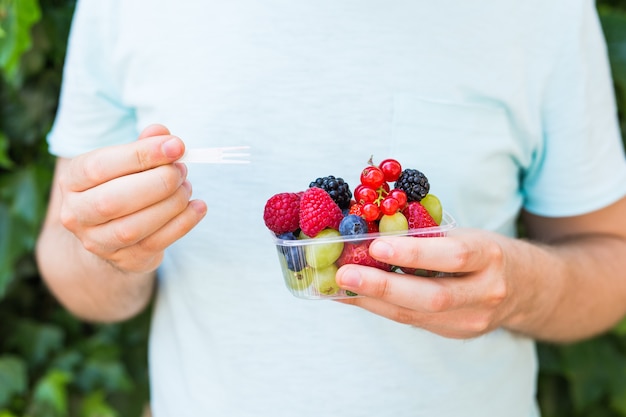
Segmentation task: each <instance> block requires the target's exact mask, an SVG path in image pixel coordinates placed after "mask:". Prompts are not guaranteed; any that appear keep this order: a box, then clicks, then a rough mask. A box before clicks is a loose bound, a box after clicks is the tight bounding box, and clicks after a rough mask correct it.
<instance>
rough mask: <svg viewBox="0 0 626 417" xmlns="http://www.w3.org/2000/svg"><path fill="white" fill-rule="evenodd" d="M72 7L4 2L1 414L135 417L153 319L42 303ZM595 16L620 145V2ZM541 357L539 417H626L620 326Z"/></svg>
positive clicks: (144, 399)
mask: <svg viewBox="0 0 626 417" xmlns="http://www.w3.org/2000/svg"><path fill="white" fill-rule="evenodd" d="M74 6H75V0H0V417H13V416H15V417H18V416H29V417H62V416H80V417H112V416H120V417H139V416H141V415H142V413H143V410H144V406H145V404H147V403H148V399H149V393H148V376H147V360H146V343H147V336H148V327H149V312H145V313H144V314H142V315H140V316H139V317H137V318H135V319H133V320H131V321H128V322H125V323H121V324H115V325H92V324H86V323H83V322H80V321H78V320H76V319H75V318H73V317H72V316H70V315H69V314H67V313H66V312H65V311H64V310H63V309H62V308H61V307H60V306H59V305H58V304H57V303H56V301H55V300H54V299H53V298H52V297H51V296H50V295H49V293H48V292H47V290H46V288H45V287H44V285H43V284H42V282H41V280H40V278H39V275H38V271H37V267H36V265H35V262H34V258H33V248H34V244H35V240H36V236H37V232H38V230H39V228H40V226H41V222H42V219H43V215H44V212H45V206H46V201H47V195H48V192H49V186H50V181H51V177H52V169H53V166H54V163H53V158H52V157H51V156H50V155H48V153H47V147H46V143H45V135H46V133H47V132H48V130H49V129H50V126H51V123H52V120H53V117H54V114H55V110H56V105H57V99H58V94H59V87H60V83H61V72H62V67H63V59H64V56H65V47H66V40H67V35H68V29H69V24H70V21H71V17H72V12H73V9H74ZM597 7H598V10H599V12H600V16H601V19H602V25H603V28H604V33H605V36H606V38H607V44H608V48H609V53H610V58H611V65H612V70H613V75H614V80H615V92H616V96H617V99H618V104H619V108H620V121H621V127H622V136H623V137H624V136H625V135H624V133H625V132H626V0H603V1H598V2H597ZM539 354H540V363H541V372H540V379H539V393H538V398H539V402H540V406H541V409H542V412H543V415H544V417H578V416H584V417H589V416H592V417H618V416H624V417H626V321H625V322H624V323H623V324H620V325H618V326H617V327H616V328H614V329H613V330H612V331H611V332H610V333H608V334H605V335H602V336H601V337H597V338H595V339H592V340H589V341H585V342H583V343H577V344H572V345H568V346H554V345H548V344H541V345H540V346H539ZM494 395H497V393H494ZM433 417H434V416H433ZM503 417H505V416H503Z"/></svg>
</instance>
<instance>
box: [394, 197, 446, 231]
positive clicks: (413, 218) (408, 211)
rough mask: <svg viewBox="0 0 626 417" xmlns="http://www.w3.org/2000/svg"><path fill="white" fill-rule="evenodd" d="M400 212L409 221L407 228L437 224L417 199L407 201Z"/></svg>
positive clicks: (419, 227)
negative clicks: (406, 204)
mask: <svg viewBox="0 0 626 417" xmlns="http://www.w3.org/2000/svg"><path fill="white" fill-rule="evenodd" d="M402 213H403V214H404V216H405V217H406V219H407V220H408V222H409V229H421V228H424V227H434V226H438V224H437V222H436V221H435V220H434V219H433V218H432V216H431V215H430V213H428V210H426V208H425V207H424V206H423V205H422V204H421V203H419V202H417V201H414V202H412V203H409V205H408V206H407V207H406V208H405V209H404V211H403V212H402Z"/></svg>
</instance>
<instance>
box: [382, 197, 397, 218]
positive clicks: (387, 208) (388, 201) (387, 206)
mask: <svg viewBox="0 0 626 417" xmlns="http://www.w3.org/2000/svg"><path fill="white" fill-rule="evenodd" d="M399 209H400V202H399V201H398V200H396V199H395V198H393V197H389V196H387V197H385V198H384V199H383V201H381V203H380V211H381V212H382V213H383V215H387V216H391V215H392V214H394V213H396V212H397V211H398V210H399Z"/></svg>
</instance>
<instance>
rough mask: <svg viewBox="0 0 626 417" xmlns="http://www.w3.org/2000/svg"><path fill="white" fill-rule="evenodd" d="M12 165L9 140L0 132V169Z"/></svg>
mask: <svg viewBox="0 0 626 417" xmlns="http://www.w3.org/2000/svg"><path fill="white" fill-rule="evenodd" d="M0 39H1V38H0ZM13 165H14V163H13V161H12V160H11V158H9V138H7V136H6V135H5V134H4V133H3V132H1V131H0V168H4V169H9V168H11V167H13Z"/></svg>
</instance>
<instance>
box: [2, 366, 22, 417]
mask: <svg viewBox="0 0 626 417" xmlns="http://www.w3.org/2000/svg"><path fill="white" fill-rule="evenodd" d="M27 379H28V376H27V373H26V365H25V364H24V361H23V360H22V359H20V358H18V357H16V356H8V355H7V356H0V407H5V406H7V405H8V402H9V400H11V397H13V396H14V395H19V394H23V393H24V392H25V391H26V384H27ZM1 416H2V414H0V417H1Z"/></svg>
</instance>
